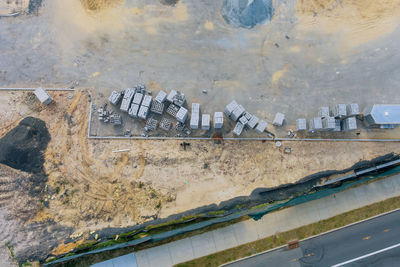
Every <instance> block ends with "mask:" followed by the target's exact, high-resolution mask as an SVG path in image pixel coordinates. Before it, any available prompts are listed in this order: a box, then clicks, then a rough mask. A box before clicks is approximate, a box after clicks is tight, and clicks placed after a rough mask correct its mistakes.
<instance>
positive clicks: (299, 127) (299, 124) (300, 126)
mask: <svg viewBox="0 0 400 267" xmlns="http://www.w3.org/2000/svg"><path fill="white" fill-rule="evenodd" d="M305 130H307V120H306V119H305V118H300V119H297V120H296V131H298V132H299V131H305Z"/></svg>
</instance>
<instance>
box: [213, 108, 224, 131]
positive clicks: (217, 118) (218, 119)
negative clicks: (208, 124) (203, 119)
mask: <svg viewBox="0 0 400 267" xmlns="http://www.w3.org/2000/svg"><path fill="white" fill-rule="evenodd" d="M223 125H224V113H222V112H215V113H214V128H215V129H221V128H222V127H223Z"/></svg>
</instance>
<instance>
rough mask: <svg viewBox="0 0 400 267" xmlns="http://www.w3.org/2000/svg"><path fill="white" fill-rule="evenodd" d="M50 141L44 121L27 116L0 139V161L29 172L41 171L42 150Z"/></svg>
mask: <svg viewBox="0 0 400 267" xmlns="http://www.w3.org/2000/svg"><path fill="white" fill-rule="evenodd" d="M49 141H50V134H49V132H48V130H47V127H46V123H45V122H44V121H42V120H40V119H37V118H33V117H27V118H25V119H23V120H22V121H21V122H20V123H19V124H18V126H17V127H15V128H14V129H12V130H11V131H10V132H8V133H7V134H6V135H5V136H4V137H3V138H2V139H0V163H3V164H5V165H8V166H10V167H12V168H14V169H18V170H21V171H25V172H31V173H42V172H43V163H44V156H43V151H44V150H45V149H46V147H47V144H48V143H49Z"/></svg>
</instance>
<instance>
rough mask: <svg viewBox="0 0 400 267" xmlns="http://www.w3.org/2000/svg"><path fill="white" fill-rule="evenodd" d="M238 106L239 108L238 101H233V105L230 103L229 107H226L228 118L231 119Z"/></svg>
mask: <svg viewBox="0 0 400 267" xmlns="http://www.w3.org/2000/svg"><path fill="white" fill-rule="evenodd" d="M238 106H239V105H238V103H236V101H235V100H233V101H232V102H231V103H229V104H228V105H226V107H225V110H224V112H225V115H226V116H227V117H230V116H231V114H232V112H233V111H234V110H235V109H236V108H237V107H238Z"/></svg>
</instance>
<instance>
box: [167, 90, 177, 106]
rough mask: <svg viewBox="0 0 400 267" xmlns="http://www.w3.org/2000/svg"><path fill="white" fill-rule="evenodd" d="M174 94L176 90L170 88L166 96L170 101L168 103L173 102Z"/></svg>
mask: <svg viewBox="0 0 400 267" xmlns="http://www.w3.org/2000/svg"><path fill="white" fill-rule="evenodd" d="M176 94H177V92H176V91H175V90H171V92H169V94H168V96H167V101H168V102H170V103H173V102H174V99H175V96H176Z"/></svg>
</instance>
